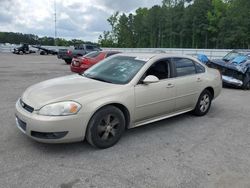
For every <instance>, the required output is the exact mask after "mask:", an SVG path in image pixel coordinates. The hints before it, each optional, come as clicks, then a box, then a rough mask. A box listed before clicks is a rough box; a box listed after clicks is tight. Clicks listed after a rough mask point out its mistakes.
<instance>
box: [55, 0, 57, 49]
mask: <svg viewBox="0 0 250 188" xmlns="http://www.w3.org/2000/svg"><path fill="white" fill-rule="evenodd" d="M54 9H55V38H54V45H55V46H56V38H57V30H56V0H54Z"/></svg>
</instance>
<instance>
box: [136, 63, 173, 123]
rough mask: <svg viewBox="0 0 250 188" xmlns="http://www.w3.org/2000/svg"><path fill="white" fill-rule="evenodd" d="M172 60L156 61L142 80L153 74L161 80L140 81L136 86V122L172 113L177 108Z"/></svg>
mask: <svg viewBox="0 0 250 188" xmlns="http://www.w3.org/2000/svg"><path fill="white" fill-rule="evenodd" d="M170 74H171V70H170V62H169V61H168V60H161V61H157V62H156V63H154V64H153V65H152V66H151V67H150V68H149V69H148V70H147V71H146V73H145V74H144V76H143V78H142V80H143V79H144V78H145V77H146V76H148V75H153V76H156V77H157V78H159V82H157V83H151V84H147V85H145V84H143V83H139V84H138V85H136V86H135V122H136V123H138V122H143V121H146V120H150V119H151V118H155V117H160V116H163V115H166V114H170V113H171V112H173V110H174V109H175V99H174V98H175V87H174V85H173V84H172V82H171V80H172V79H171V78H170Z"/></svg>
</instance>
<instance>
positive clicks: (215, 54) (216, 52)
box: [0, 44, 231, 59]
mask: <svg viewBox="0 0 250 188" xmlns="http://www.w3.org/2000/svg"><path fill="white" fill-rule="evenodd" d="M15 47H16V46H15V45H3V44H0V52H11V50H12V49H13V48H15ZM44 47H47V48H49V49H63V48H66V49H68V48H70V47H65V46H44ZM102 49H103V50H115V51H121V52H148V53H150V52H156V51H164V52H167V53H174V54H179V55H191V56H197V54H205V55H207V56H208V58H210V59H215V58H222V57H223V56H225V55H226V54H227V53H228V52H230V51H231V50H230V49H192V48H102Z"/></svg>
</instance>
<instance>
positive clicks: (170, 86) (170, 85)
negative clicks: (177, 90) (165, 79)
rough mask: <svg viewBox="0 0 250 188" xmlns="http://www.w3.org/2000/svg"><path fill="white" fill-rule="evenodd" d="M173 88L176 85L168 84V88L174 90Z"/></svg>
mask: <svg viewBox="0 0 250 188" xmlns="http://www.w3.org/2000/svg"><path fill="white" fill-rule="evenodd" d="M172 87H174V84H172V83H168V85H167V87H166V88H172Z"/></svg>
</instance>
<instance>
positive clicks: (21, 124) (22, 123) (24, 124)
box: [16, 116, 26, 131]
mask: <svg viewBox="0 0 250 188" xmlns="http://www.w3.org/2000/svg"><path fill="white" fill-rule="evenodd" d="M16 121H17V125H18V126H19V127H20V128H21V129H22V130H23V131H26V123H25V122H24V121H22V120H21V119H19V118H18V117H17V116H16Z"/></svg>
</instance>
